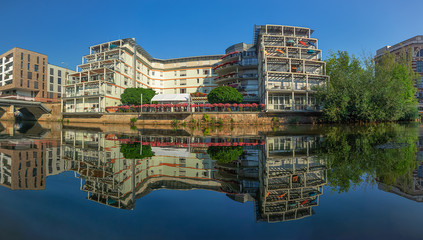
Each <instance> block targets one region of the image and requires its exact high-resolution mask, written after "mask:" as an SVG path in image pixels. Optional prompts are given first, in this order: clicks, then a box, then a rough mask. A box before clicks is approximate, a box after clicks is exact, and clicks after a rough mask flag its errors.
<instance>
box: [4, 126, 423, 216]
mask: <svg viewBox="0 0 423 240" xmlns="http://www.w3.org/2000/svg"><path fill="white" fill-rule="evenodd" d="M418 132H419V128H418V125H398V124H379V125H366V126H329V127H321V128H320V129H319V130H318V131H316V130H313V131H308V130H307V129H306V130H304V131H297V132H295V131H294V132H293V131H285V132H280V133H278V132H277V133H263V134H262V135H260V136H256V137H232V138H222V137H199V136H198V137H197V136H190V135H187V136H183V135H182V136H175V135H172V134H169V135H167V134H166V133H163V132H160V134H157V135H143V136H141V135H122V134H112V133H103V132H98V131H86V130H79V129H65V130H63V131H62V133H61V139H60V144H59V140H38V139H32V140H28V139H26V140H25V141H24V140H22V141H21V142H19V143H16V141H15V142H13V143H12V142H10V140H5V141H3V142H1V143H0V151H1V156H2V159H3V161H2V162H1V168H2V169H3V171H2V176H1V178H0V179H1V183H2V184H3V186H5V187H8V188H12V187H11V186H18V185H19V182H20V183H21V184H23V183H26V182H28V183H31V184H32V185H31V186H33V182H37V181H40V180H42V181H43V182H45V178H46V177H48V176H51V175H55V174H59V173H61V172H64V171H69V170H71V171H74V172H75V176H76V177H78V178H79V179H80V180H81V190H82V191H85V192H87V194H88V199H89V200H92V201H95V202H98V203H101V204H104V205H107V206H110V207H115V208H120V209H133V208H134V207H135V202H136V200H137V199H139V198H142V197H143V196H146V195H147V194H149V193H151V192H152V191H155V190H158V189H163V188H165V189H174V190H190V189H205V190H210V191H216V192H221V193H224V194H226V195H227V196H228V197H229V198H231V199H232V200H235V201H238V202H247V201H253V202H254V206H255V216H256V221H267V222H279V221H288V220H295V219H301V218H304V217H307V216H311V215H313V213H314V210H313V208H315V207H317V206H318V205H319V198H320V196H321V195H322V194H323V188H324V186H325V185H326V184H327V185H328V186H329V187H330V188H331V189H332V190H335V191H337V192H347V191H349V190H350V189H354V188H356V187H357V186H359V185H360V184H362V183H367V184H378V186H379V188H381V189H383V190H385V191H391V192H394V193H396V194H399V195H401V196H404V197H407V198H410V199H413V200H416V201H421V198H422V197H421V196H423V191H422V189H423V188H422V186H423V185H422V184H421V183H422V181H421V179H422V177H423V173H422V172H423V171H422V169H421V168H422V166H420V162H418V161H416V152H417V151H418V150H419V149H418V146H420V144H419V134H418ZM43 136H44V135H43ZM43 136H40V138H42V137H43ZM38 142H40V143H38ZM41 142H42V144H43V147H42V148H41V147H39V146H41V145H40V144H41ZM22 149H25V151H26V152H28V154H27V153H25V157H26V155H28V158H30V159H32V160H31V163H30V164H29V166H27V165H25V168H23V167H22V166H21V165H22V164H26V162H28V161H27V160H25V163H23V162H22V161H24V160H21V159H24V158H23V157H22V156H20V155H19V154H18V153H19V152H22ZM31 151H32V152H31ZM33 152H36V153H33ZM19 156H20V158H19ZM12 158H16V159H17V160H14V159H12ZM41 158H42V159H43V160H42V161H40V159H41ZM25 159H26V158H25ZM19 164H21V165H19ZM33 168H34V169H37V170H31V169H33ZM41 168H43V170H41ZM416 169H420V170H416ZM23 170H25V171H29V172H30V173H35V174H32V175H31V174H28V173H27V174H25V173H24V172H22V171H23ZM19 186H20V185H19ZM25 186H26V185H25ZM43 188H44V186H43V187H42V188H38V189H43ZM12 189H15V188H14V187H13V188H12ZM21 189H22V188H21ZM32 189H34V188H33V187H32Z"/></svg>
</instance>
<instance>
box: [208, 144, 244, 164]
mask: <svg viewBox="0 0 423 240" xmlns="http://www.w3.org/2000/svg"><path fill="white" fill-rule="evenodd" d="M243 152H244V150H243V149H242V147H241V146H231V147H226V146H224V147H221V146H210V147H209V148H208V149H207V154H209V155H210V157H211V158H212V159H213V160H217V161H218V162H219V163H230V162H233V161H235V160H237V159H238V158H239V157H240V156H242V153H243Z"/></svg>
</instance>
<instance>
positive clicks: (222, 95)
mask: <svg viewBox="0 0 423 240" xmlns="http://www.w3.org/2000/svg"><path fill="white" fill-rule="evenodd" d="M242 98H243V97H242V94H241V93H240V92H238V90H236V89H235V88H233V87H228V86H220V87H217V88H215V89H213V90H211V91H210V93H209V94H208V95H207V100H208V101H209V102H210V103H241V102H242Z"/></svg>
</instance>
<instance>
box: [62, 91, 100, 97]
mask: <svg viewBox="0 0 423 240" xmlns="http://www.w3.org/2000/svg"><path fill="white" fill-rule="evenodd" d="M104 94H105V91H102V90H89V91H87V90H86V91H77V92H76V93H75V92H70V93H65V94H63V96H62V97H63V98H73V97H92V96H99V95H104Z"/></svg>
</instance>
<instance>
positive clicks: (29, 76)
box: [28, 72, 32, 87]
mask: <svg viewBox="0 0 423 240" xmlns="http://www.w3.org/2000/svg"><path fill="white" fill-rule="evenodd" d="M28 79H32V72H28ZM28 83H29V81H28ZM28 85H29V84H28ZM28 87H29V86H28Z"/></svg>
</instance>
